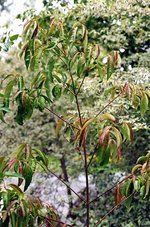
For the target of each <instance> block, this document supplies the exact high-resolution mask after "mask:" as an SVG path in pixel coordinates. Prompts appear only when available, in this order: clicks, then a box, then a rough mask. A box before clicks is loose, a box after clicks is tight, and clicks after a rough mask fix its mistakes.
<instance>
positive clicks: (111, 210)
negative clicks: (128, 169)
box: [95, 193, 133, 227]
mask: <svg viewBox="0 0 150 227" xmlns="http://www.w3.org/2000/svg"><path fill="white" fill-rule="evenodd" d="M132 195H133V193H132V194H131V195H129V196H128V197H125V198H124V199H123V200H122V201H121V202H120V203H119V204H117V205H115V206H114V207H112V208H111V209H110V210H109V211H108V212H107V213H106V214H105V215H104V216H103V217H102V218H101V219H100V220H99V221H98V222H97V223H96V224H95V227H96V226H98V225H99V224H100V223H101V222H102V221H103V220H104V219H105V218H106V217H107V216H108V215H109V214H110V213H112V212H113V211H114V210H115V209H116V208H117V207H118V206H120V205H122V203H124V202H125V201H126V200H127V199H128V198H130V197H131V196H132Z"/></svg>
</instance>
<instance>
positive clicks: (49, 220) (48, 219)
mask: <svg viewBox="0 0 150 227" xmlns="http://www.w3.org/2000/svg"><path fill="white" fill-rule="evenodd" d="M40 217H41V218H44V219H46V220H47V221H48V222H51V221H53V222H56V223H59V224H62V225H65V226H66V227H67V226H68V227H70V226H72V225H69V224H66V223H64V222H62V221H58V220H55V219H53V218H48V217H44V216H42V215H40ZM50 224H51V223H50ZM51 225H52V224H51Z"/></svg>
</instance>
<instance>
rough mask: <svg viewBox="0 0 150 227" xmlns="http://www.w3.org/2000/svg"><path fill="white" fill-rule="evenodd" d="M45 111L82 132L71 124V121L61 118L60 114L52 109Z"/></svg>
mask: <svg viewBox="0 0 150 227" xmlns="http://www.w3.org/2000/svg"><path fill="white" fill-rule="evenodd" d="M45 109H47V110H48V111H49V112H51V113H52V114H53V115H55V116H56V117H57V118H59V119H60V120H62V121H63V122H65V123H66V124H67V125H69V126H71V127H73V128H75V129H77V130H80V129H79V128H78V127H76V126H74V125H73V124H72V123H70V122H69V121H67V120H65V119H64V118H63V117H61V116H59V115H58V114H56V113H55V112H54V111H53V110H52V109H50V108H48V107H46V108H45Z"/></svg>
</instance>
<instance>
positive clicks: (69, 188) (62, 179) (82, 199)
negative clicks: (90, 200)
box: [47, 168, 86, 203]
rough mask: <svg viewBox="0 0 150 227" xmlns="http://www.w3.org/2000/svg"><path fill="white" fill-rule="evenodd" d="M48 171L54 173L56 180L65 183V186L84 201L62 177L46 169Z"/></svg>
mask: <svg viewBox="0 0 150 227" xmlns="http://www.w3.org/2000/svg"><path fill="white" fill-rule="evenodd" d="M47 170H48V172H50V173H51V174H52V175H54V176H55V177H56V178H57V179H58V180H60V181H61V182H62V183H63V184H64V185H66V187H67V188H69V189H70V190H71V191H72V192H73V193H74V194H75V195H76V196H77V197H78V198H79V199H80V200H81V201H83V202H84V203H86V201H85V200H84V198H82V197H81V196H80V195H79V194H78V193H77V192H75V191H74V190H73V189H72V188H71V187H70V186H69V185H68V184H67V183H66V182H65V181H64V180H63V179H62V178H60V177H58V176H57V175H56V174H55V173H54V172H53V171H52V170H50V169H48V168H47Z"/></svg>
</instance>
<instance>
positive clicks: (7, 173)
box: [4, 171, 23, 179]
mask: <svg viewBox="0 0 150 227" xmlns="http://www.w3.org/2000/svg"><path fill="white" fill-rule="evenodd" d="M4 175H5V176H6V177H19V178H21V179H23V176H22V175H21V174H20V173H16V172H11V171H6V172H5V173H4Z"/></svg>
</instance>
